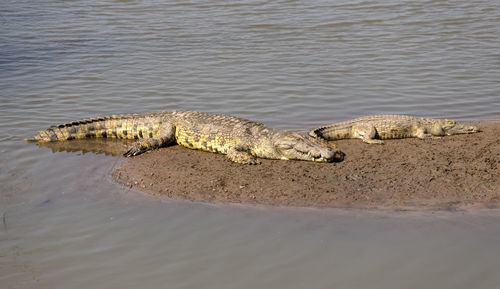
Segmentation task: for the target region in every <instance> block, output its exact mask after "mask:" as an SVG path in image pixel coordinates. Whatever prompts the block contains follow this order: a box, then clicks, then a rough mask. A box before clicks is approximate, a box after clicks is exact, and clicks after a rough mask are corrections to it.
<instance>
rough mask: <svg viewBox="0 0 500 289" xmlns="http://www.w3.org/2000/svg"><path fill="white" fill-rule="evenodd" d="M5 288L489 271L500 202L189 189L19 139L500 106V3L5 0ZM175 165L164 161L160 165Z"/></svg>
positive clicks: (397, 280) (0, 274) (474, 116)
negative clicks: (230, 197) (413, 204)
mask: <svg viewBox="0 0 500 289" xmlns="http://www.w3.org/2000/svg"><path fill="white" fill-rule="evenodd" d="M0 25H1V29H0V97H1V102H0V162H1V166H0V182H1V187H0V214H1V215H0V219H1V221H0V287H1V288H134V287H137V288H496V286H498V284H500V275H499V274H498V267H499V265H500V262H499V260H500V246H499V245H498V244H500V212H499V211H498V210H497V209H489V210H482V211H469V212H427V213H410V212H373V211H357V210H342V209H300V208H298V209H297V208H293V209H292V208H270V207H253V206H240V205H228V204H207V203H198V202H187V201H186V202H182V201H172V200H166V199H159V198H156V197H152V196H148V195H144V194H142V193H139V192H136V191H130V190H127V189H124V188H122V187H120V186H119V185H117V184H115V183H114V182H113V180H112V179H111V178H110V173H111V172H112V171H113V169H114V168H115V167H116V166H117V165H118V164H119V161H120V157H116V156H110V155H105V154H96V153H85V152H57V153H52V152H51V151H50V150H49V149H47V148H39V147H37V146H35V145H33V144H28V143H24V142H23V141H22V139H23V138H26V137H29V136H32V135H33V134H34V133H35V132H36V131H37V130H40V129H44V128H46V127H48V126H50V125H52V124H58V123H63V122H67V121H71V120H75V119H81V118H86V117H90V116H98V115H110V114H119V113H132V112H137V113H140V112H147V111H158V110H171V109H195V110H201V111H206V112H220V113H230V114H233V115H237V116H240V117H245V118H249V119H252V120H258V121H261V122H263V123H265V124H267V125H269V126H272V127H276V128H281V129H298V130H303V129H307V128H311V127H314V126H316V125H321V124H325V123H329V122H333V121H341V120H347V119H350V118H354V117H358V116H362V115H367V114H381V113H405V114H415V115H419V116H427V117H449V118H453V119H457V120H484V119H499V118H500V113H499V112H500V81H499V80H500V38H499V35H500V3H499V2H498V1H354V0H345V1H315V0H313V1H200V0H192V1H155V0H147V1H146V0H145V1H125V0H121V1H98V0H91V1H55V0H40V1H27V0H24V1H20V0H15V1H14V0H3V1H1V3H0ZM166 169H168V168H166Z"/></svg>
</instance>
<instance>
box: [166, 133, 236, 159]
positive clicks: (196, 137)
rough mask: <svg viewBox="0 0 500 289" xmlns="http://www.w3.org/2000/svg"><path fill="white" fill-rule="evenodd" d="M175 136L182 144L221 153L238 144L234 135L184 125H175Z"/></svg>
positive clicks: (225, 152)
mask: <svg viewBox="0 0 500 289" xmlns="http://www.w3.org/2000/svg"><path fill="white" fill-rule="evenodd" d="M175 138H176V140H177V143H178V144H180V145H182V146H185V147H188V148H191V149H199V150H203V151H208V152H214V153H222V154H227V152H228V150H229V148H231V147H232V146H235V145H236V144H238V139H237V138H236V137H234V136H230V135H227V134H221V133H218V132H210V131H207V132H205V131H202V130H198V129H190V128H184V127H176V130H175Z"/></svg>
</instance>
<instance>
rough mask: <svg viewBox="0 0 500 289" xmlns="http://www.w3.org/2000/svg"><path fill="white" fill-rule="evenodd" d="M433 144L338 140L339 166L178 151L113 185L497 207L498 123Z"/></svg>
mask: <svg viewBox="0 0 500 289" xmlns="http://www.w3.org/2000/svg"><path fill="white" fill-rule="evenodd" d="M478 125H479V127H480V128H481V129H482V132H480V133H475V134H470V135H455V136H446V137H443V138H442V139H436V140H432V139H429V140H420V139H415V138H408V139H400V140H386V141H385V142H386V144H385V145H370V144H365V143H363V142H362V141H361V140H358V139H352V140H342V141H336V142H335V144H336V145H337V147H338V148H339V149H340V150H342V151H343V152H344V153H345V154H346V156H345V159H344V161H342V162H338V163H313V162H305V161H282V160H267V159H260V160H261V161H262V164H260V165H242V164H237V163H233V162H231V161H229V160H228V159H227V158H226V156H224V155H221V154H215V153H209V152H203V151H199V150H191V149H188V148H184V147H181V146H178V145H175V146H170V147H166V148H161V149H159V150H155V151H150V152H147V153H144V154H142V155H139V156H135V157H132V158H126V159H124V160H123V161H122V163H121V164H120V167H119V168H117V169H116V170H115V171H114V172H113V173H112V176H113V179H114V180H115V181H116V182H117V183H119V184H122V185H124V186H128V187H131V188H135V189H137V190H139V191H142V192H145V193H148V194H153V195H158V196H165V197H168V198H171V199H186V200H197V201H208V202H230V203H243V204H261V205H270V206H290V207H335V208H356V209H375V210H463V209H472V208H498V207H500V168H499V164H500V123H498V122H496V121H491V122H488V121H486V122H479V123H478Z"/></svg>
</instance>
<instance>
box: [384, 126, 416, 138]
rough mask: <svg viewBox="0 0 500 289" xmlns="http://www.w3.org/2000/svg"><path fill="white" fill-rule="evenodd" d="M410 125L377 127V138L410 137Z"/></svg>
mask: <svg viewBox="0 0 500 289" xmlns="http://www.w3.org/2000/svg"><path fill="white" fill-rule="evenodd" d="M412 135H413V128H412V126H397V125H395V126H382V127H378V128H377V136H376V137H377V138H379V139H400V138H407V137H412Z"/></svg>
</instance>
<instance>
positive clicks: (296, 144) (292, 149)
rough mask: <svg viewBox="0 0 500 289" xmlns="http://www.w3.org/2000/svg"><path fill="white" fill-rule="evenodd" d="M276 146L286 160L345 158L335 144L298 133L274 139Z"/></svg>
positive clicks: (339, 159) (322, 160) (320, 160)
mask: <svg viewBox="0 0 500 289" xmlns="http://www.w3.org/2000/svg"><path fill="white" fill-rule="evenodd" d="M274 147H275V149H276V151H277V153H278V154H279V155H280V156H281V159H284V160H303V161H315V162H334V161H342V160H343V158H344V154H343V153H342V152H341V151H339V150H338V149H336V148H335V147H334V146H333V147H332V146H330V147H328V146H327V145H325V144H322V143H319V142H317V141H313V140H311V139H310V138H308V137H306V136H302V135H300V134H297V133H286V134H283V135H281V136H280V137H279V138H277V139H275V140H274Z"/></svg>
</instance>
